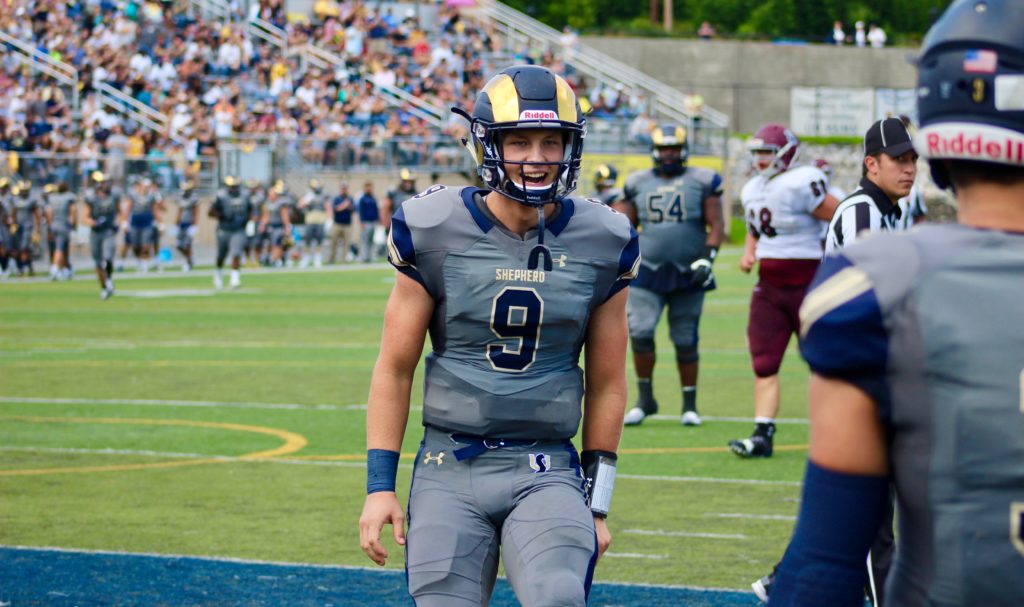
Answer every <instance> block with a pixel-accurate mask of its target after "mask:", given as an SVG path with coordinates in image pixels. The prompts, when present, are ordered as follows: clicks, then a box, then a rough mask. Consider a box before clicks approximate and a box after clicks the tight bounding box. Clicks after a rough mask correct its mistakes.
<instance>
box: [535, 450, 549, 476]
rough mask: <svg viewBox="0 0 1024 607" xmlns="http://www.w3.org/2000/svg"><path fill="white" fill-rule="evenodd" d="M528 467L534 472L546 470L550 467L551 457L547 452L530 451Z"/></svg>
mask: <svg viewBox="0 0 1024 607" xmlns="http://www.w3.org/2000/svg"><path fill="white" fill-rule="evenodd" d="M530 467H531V468H533V471H534V472H547V471H548V470H550V469H551V458H550V457H548V454H547V453H531V454H530Z"/></svg>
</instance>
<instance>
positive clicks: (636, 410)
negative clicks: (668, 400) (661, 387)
mask: <svg viewBox="0 0 1024 607" xmlns="http://www.w3.org/2000/svg"><path fill="white" fill-rule="evenodd" d="M657 412H658V401H656V400H653V399H652V400H645V399H643V398H641V399H640V400H638V401H637V403H636V406H635V407H633V408H632V409H630V410H629V412H628V413H626V418H625V419H624V420H622V424H623V425H624V426H637V425H639V424H640V422H642V421H644V418H646V417H647V416H648V415H654V414H655V413H657Z"/></svg>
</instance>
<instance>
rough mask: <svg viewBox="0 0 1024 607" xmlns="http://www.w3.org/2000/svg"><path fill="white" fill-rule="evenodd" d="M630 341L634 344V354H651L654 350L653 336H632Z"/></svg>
mask: <svg viewBox="0 0 1024 607" xmlns="http://www.w3.org/2000/svg"><path fill="white" fill-rule="evenodd" d="M629 341H630V343H631V344H632V345H633V353H634V354H650V353H651V352H654V338H653V337H630V338H629Z"/></svg>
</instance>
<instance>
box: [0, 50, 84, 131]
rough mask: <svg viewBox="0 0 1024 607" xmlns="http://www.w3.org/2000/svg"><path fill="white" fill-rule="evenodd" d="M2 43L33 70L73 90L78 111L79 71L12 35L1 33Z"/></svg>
mask: <svg viewBox="0 0 1024 607" xmlns="http://www.w3.org/2000/svg"><path fill="white" fill-rule="evenodd" d="M0 41H2V42H3V43H5V44H6V45H7V47H8V48H9V49H11V50H12V51H14V52H15V53H16V54H17V56H18V58H19V59H21V61H22V62H23V63H25V64H26V65H28V66H29V67H30V68H31V69H33V70H37V71H39V72H41V73H43V74H46V75H47V76H49V77H51V78H53V79H54V80H56V81H57V82H60V83H61V84H63V85H65V86H67V87H68V88H70V89H71V108H72V110H73V111H75V112H77V111H78V70H77V69H76V68H75V67H74V66H72V65H70V64H67V63H64V62H63V61H59V60H57V59H54V58H53V57H51V56H49V55H47V54H46V53H44V52H42V51H40V50H39V49H37V48H35V47H34V46H32V44H31V43H29V42H26V41H24V40H19V39H18V38H15V37H14V36H11V35H10V34H8V33H6V32H3V31H0Z"/></svg>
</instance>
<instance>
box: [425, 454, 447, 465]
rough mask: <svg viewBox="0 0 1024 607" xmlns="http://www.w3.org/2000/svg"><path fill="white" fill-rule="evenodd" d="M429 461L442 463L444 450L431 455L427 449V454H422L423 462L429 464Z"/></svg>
mask: <svg viewBox="0 0 1024 607" xmlns="http://www.w3.org/2000/svg"><path fill="white" fill-rule="evenodd" d="M430 462H434V463H435V464H437V465H438V466H440V465H441V464H443V463H444V451H441V452H440V453H438V454H437V455H431V452H430V451H427V454H426V455H424V456H423V463H424V464H429V463H430Z"/></svg>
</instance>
